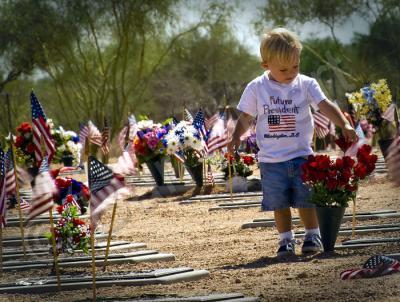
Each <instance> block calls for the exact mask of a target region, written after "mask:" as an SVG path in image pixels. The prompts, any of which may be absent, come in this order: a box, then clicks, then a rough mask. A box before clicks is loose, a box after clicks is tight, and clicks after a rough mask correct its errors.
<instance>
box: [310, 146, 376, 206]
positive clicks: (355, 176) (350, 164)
mask: <svg viewBox="0 0 400 302" xmlns="http://www.w3.org/2000/svg"><path fill="white" fill-rule="evenodd" d="M371 150H372V148H371V146H369V145H362V146H361V147H360V148H359V149H358V151H357V156H356V159H357V161H356V160H354V159H353V158H351V157H349V156H344V157H342V158H340V157H339V158H337V159H336V160H335V161H333V160H332V159H331V158H330V157H329V156H328V155H317V156H313V155H310V156H309V157H308V161H307V162H306V163H305V164H303V166H302V179H303V181H304V182H305V183H306V184H307V185H308V186H309V187H310V188H311V192H312V194H311V198H310V201H311V202H312V203H314V204H316V205H318V206H326V207H347V206H348V203H349V201H350V200H354V198H355V197H356V192H357V189H358V184H359V182H360V181H361V180H363V179H365V178H366V177H367V176H368V175H370V174H371V173H372V172H373V171H374V169H375V163H376V161H377V159H378V157H377V156H376V155H375V154H371Z"/></svg>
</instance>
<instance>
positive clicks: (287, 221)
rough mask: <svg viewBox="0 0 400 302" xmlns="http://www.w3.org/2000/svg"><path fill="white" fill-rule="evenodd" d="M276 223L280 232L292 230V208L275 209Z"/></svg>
mask: <svg viewBox="0 0 400 302" xmlns="http://www.w3.org/2000/svg"><path fill="white" fill-rule="evenodd" d="M274 217H275V224H276V228H277V230H278V232H279V234H282V233H286V232H290V231H292V213H291V212H290V208H285V209H279V210H275V211H274Z"/></svg>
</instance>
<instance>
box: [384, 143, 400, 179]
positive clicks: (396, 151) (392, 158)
mask: <svg viewBox="0 0 400 302" xmlns="http://www.w3.org/2000/svg"><path fill="white" fill-rule="evenodd" d="M386 162H387V167H388V172H389V173H388V174H389V177H390V179H391V180H392V181H393V182H394V183H395V185H396V186H400V137H397V138H395V140H394V141H393V143H392V144H391V145H390V147H389V150H388V155H387V157H386Z"/></svg>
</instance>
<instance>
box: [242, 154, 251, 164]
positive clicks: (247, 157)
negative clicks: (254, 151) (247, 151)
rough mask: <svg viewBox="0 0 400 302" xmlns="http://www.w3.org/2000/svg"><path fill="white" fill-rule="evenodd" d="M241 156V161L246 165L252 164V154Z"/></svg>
mask: <svg viewBox="0 0 400 302" xmlns="http://www.w3.org/2000/svg"><path fill="white" fill-rule="evenodd" d="M242 158H243V162H244V163H245V164H246V165H248V166H250V165H253V164H254V158H253V156H249V155H245V156H243V157H242Z"/></svg>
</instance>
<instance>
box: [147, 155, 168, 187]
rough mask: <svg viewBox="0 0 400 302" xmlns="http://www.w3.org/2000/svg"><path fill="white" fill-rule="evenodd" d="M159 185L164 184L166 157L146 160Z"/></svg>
mask: <svg viewBox="0 0 400 302" xmlns="http://www.w3.org/2000/svg"><path fill="white" fill-rule="evenodd" d="M146 165H147V167H148V168H149V170H150V173H151V175H152V176H153V178H154V180H155V182H156V184H157V186H162V185H164V157H162V158H160V159H158V160H150V161H147V162H146Z"/></svg>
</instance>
